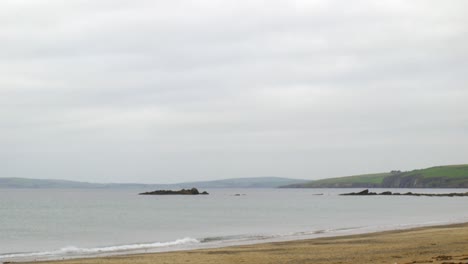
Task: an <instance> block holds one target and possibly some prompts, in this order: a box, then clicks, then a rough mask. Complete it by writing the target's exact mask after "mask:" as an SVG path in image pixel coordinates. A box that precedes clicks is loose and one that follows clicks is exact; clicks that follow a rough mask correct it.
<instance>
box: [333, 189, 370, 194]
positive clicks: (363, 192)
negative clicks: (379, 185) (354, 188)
mask: <svg viewBox="0 0 468 264" xmlns="http://www.w3.org/2000/svg"><path fill="white" fill-rule="evenodd" d="M341 195H377V193H375V192H369V189H365V190H364V191H360V192H357V193H355V192H352V193H343V194H341Z"/></svg>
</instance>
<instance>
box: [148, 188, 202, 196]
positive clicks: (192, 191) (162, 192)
mask: <svg viewBox="0 0 468 264" xmlns="http://www.w3.org/2000/svg"><path fill="white" fill-rule="evenodd" d="M199 194H201V195H207V194H208V193H207V192H206V191H205V192H199V191H198V189H197V188H192V189H182V190H180V191H172V190H156V191H152V192H144V193H140V195H199Z"/></svg>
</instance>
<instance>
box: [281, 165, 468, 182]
mask: <svg viewBox="0 0 468 264" xmlns="http://www.w3.org/2000/svg"><path fill="white" fill-rule="evenodd" d="M280 188H468V164H463V165H448V166H437V167H431V168H426V169H417V170H412V171H400V170H392V171H390V172H383V173H373V174H362V175H354V176H347V177H339V178H328V179H322V180H315V181H309V182H306V183H296V184H289V185H284V186H281V187H280Z"/></svg>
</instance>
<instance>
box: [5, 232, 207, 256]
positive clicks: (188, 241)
mask: <svg viewBox="0 0 468 264" xmlns="http://www.w3.org/2000/svg"><path fill="white" fill-rule="evenodd" d="M198 243H200V241H198V240H197V239H195V238H190V237H186V238H182V239H177V240H175V241H170V242H154V243H142V244H131V245H119V246H108V247H96V248H79V247H74V246H68V247H64V248H61V249H59V250H54V251H43V252H30V253H13V254H7V255H0V259H13V258H35V257H62V256H79V255H93V254H102V253H115V252H125V251H133V250H145V249H154V248H161V247H173V246H181V245H193V244H198Z"/></svg>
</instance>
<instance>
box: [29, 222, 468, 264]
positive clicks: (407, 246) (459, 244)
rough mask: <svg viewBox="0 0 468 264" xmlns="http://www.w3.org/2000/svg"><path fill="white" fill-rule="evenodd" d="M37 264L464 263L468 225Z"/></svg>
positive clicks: (466, 257) (467, 252)
mask: <svg viewBox="0 0 468 264" xmlns="http://www.w3.org/2000/svg"><path fill="white" fill-rule="evenodd" d="M35 263H38V262H35ZM40 263H51V264H52V263H53V264H62V263H63V264H75V263H76V264H77V263H88V264H123V263H136V264H149V263H167V264H169V263H194V264H197V263H200V264H201V263H203V264H208V263H216V264H223V263H256V264H263V263H314V264H320V263H391V264H393V263H399V264H401V263H418V264H422V263H433V264H442V263H444V264H449V263H451V264H453V263H468V223H465V224H456V225H448V226H436V227H424V228H416V229H410V230H401V231H387V232H379V233H372V234H364V235H353V236H343V237H332V238H318V239H310V240H299V241H290V242H277V243H266V244H257V245H248V246H233V247H226V248H219V249H201V250H192V251H179V252H167V253H152V254H140V255H126V256H112V257H100V258H90V259H72V260H65V261H54V262H40Z"/></svg>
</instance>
